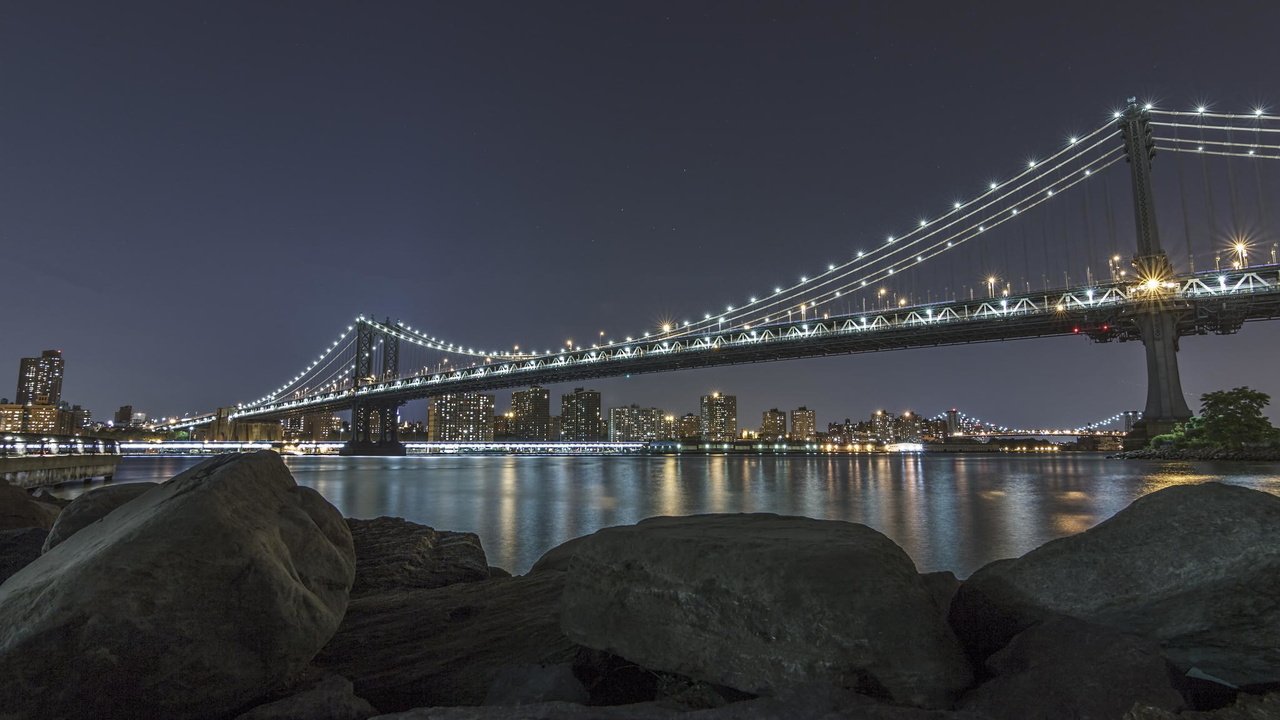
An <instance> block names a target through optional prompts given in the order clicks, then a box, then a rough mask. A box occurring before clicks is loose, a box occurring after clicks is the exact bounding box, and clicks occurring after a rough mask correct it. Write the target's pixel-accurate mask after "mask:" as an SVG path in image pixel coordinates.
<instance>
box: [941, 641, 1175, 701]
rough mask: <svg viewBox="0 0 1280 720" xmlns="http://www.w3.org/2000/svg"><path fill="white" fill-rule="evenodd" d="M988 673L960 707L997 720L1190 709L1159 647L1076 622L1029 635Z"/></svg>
mask: <svg viewBox="0 0 1280 720" xmlns="http://www.w3.org/2000/svg"><path fill="white" fill-rule="evenodd" d="M987 670H988V671H990V672H991V673H992V674H994V675H995V677H993V678H992V679H990V680H988V681H987V682H985V683H983V684H982V685H981V686H979V687H978V688H977V689H975V690H973V691H972V692H970V693H968V694H967V695H965V697H964V698H963V700H962V701H961V703H960V707H962V708H964V709H966V710H973V711H975V712H981V713H985V714H987V715H989V716H990V717H992V718H993V719H994V720H1078V718H1119V717H1120V716H1122V715H1123V714H1124V713H1125V712H1126V711H1128V710H1129V709H1130V708H1132V707H1133V706H1134V703H1145V704H1147V705H1149V706H1152V707H1158V708H1162V709H1165V710H1169V711H1177V710H1181V709H1182V708H1183V707H1184V706H1185V704H1184V703H1183V700H1182V696H1181V695H1180V694H1178V691H1177V690H1175V689H1174V688H1173V683H1172V673H1171V671H1172V668H1171V667H1169V663H1168V662H1167V661H1166V660H1165V659H1164V656H1163V655H1161V653H1160V646H1159V645H1158V644H1157V643H1155V642H1154V641H1152V640H1147V639H1145V638H1140V637H1137V636H1135V635H1123V634H1120V633H1117V632H1116V631H1114V630H1110V629H1108V628H1104V627H1101V626H1098V625H1093V624H1091V623H1086V622H1084V621H1081V620H1076V619H1075V618H1066V617H1063V618H1055V619H1053V620H1049V621H1047V622H1045V623H1042V624H1039V625H1034V626H1032V627H1031V628H1029V629H1027V630H1024V631H1023V632H1021V633H1020V634H1018V636H1017V637H1015V638H1014V639H1013V641H1012V642H1010V643H1009V644H1008V645H1007V646H1005V647H1004V648H1003V649H1002V650H1000V651H999V652H997V653H996V654H994V655H992V656H991V657H990V658H989V659H988V660H987Z"/></svg>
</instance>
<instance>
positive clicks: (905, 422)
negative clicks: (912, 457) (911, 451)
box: [893, 410, 925, 442]
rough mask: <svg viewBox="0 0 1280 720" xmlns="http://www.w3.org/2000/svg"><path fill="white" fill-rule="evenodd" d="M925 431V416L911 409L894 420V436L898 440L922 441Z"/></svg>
mask: <svg viewBox="0 0 1280 720" xmlns="http://www.w3.org/2000/svg"><path fill="white" fill-rule="evenodd" d="M924 431H925V424H924V418H922V417H920V415H918V414H916V413H913V412H911V411H910V410H908V411H906V412H904V413H902V414H901V415H899V416H898V418H897V420H895V421H894V428H893V436H894V440H895V441H896V442H922V441H923V440H924Z"/></svg>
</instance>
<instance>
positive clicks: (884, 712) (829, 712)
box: [374, 690, 987, 720]
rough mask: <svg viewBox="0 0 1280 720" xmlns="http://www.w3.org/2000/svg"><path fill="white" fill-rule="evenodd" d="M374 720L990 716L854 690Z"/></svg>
mask: <svg viewBox="0 0 1280 720" xmlns="http://www.w3.org/2000/svg"><path fill="white" fill-rule="evenodd" d="M374 720H987V718H985V716H982V715H976V714H974V713H969V712H952V711H947V710H923V709H920V708H909V707H901V706H894V705H885V704H883V703H879V702H876V701H875V700H872V699H871V698H868V697H865V696H858V695H853V694H849V693H843V694H841V693H830V692H822V691H821V690H820V691H818V692H816V693H806V694H796V695H793V696H789V697H786V698H772V697H769V698H759V699H756V700H746V701H743V702H736V703H731V704H729V705H724V706H722V707H717V708H710V709H705V710H694V711H686V710H684V709H681V708H673V707H668V706H666V705H664V704H662V703H657V702H644V703H635V704H630V705H612V706H599V705H577V704H574V703H568V702H548V703H538V704H534V705H519V706H506V707H503V706H485V707H424V708H415V709H413V710H408V711H405V712H398V713H392V714H389V715H378V716H377V717H376V718H375V719H374Z"/></svg>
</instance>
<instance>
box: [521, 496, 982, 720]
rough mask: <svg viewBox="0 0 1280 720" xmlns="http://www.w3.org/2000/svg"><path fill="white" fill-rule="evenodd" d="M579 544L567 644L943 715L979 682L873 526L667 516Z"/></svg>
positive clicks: (660, 666) (903, 561)
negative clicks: (813, 685) (848, 693)
mask: <svg viewBox="0 0 1280 720" xmlns="http://www.w3.org/2000/svg"><path fill="white" fill-rule="evenodd" d="M575 544H576V545H577V548H576V553H575V554H574V555H573V557H572V562H570V564H569V568H570V570H569V582H568V584H567V586H566V588H565V595H564V611H563V614H562V616H561V622H562V626H563V628H564V630H565V634H566V635H568V636H569V638H570V639H571V640H574V641H575V642H578V643H581V644H582V645H586V646H587V647H592V648H596V649H599V650H605V651H608V652H610V653H613V654H616V655H620V656H622V657H624V658H626V659H628V660H630V661H632V662H634V663H637V664H639V665H642V666H644V667H646V668H650V669H652V670H659V671H665V672H672V673H679V674H681V675H686V676H688V677H691V678H694V679H697V680H703V681H706V682H711V683H716V684H720V685H725V686H728V687H730V688H734V689H737V690H740V691H742V692H746V693H751V694H757V695H777V694H779V693H780V692H783V691H785V690H786V689H787V688H791V687H794V686H796V685H799V684H801V683H804V682H810V681H816V682H826V683H830V684H832V685H835V686H838V687H844V688H850V689H854V690H858V691H861V692H864V693H867V694H870V695H876V696H880V697H884V698H888V699H892V700H893V701H895V702H898V703H902V704H911V705H920V706H926V707H946V706H949V705H950V702H951V700H952V699H953V697H954V696H955V695H956V694H958V693H959V691H960V690H962V689H963V688H965V687H966V686H967V685H968V684H969V682H970V679H971V677H972V676H971V673H970V670H969V666H968V664H967V661H966V660H965V658H964V655H963V653H962V651H961V649H960V645H959V644H958V643H957V642H956V639H955V637H953V636H952V634H951V631H950V629H949V628H948V627H947V625H946V623H945V622H944V620H943V614H942V610H941V608H939V607H938V605H937V604H936V603H935V601H934V600H933V598H932V597H931V596H930V594H929V590H928V588H927V587H926V586H925V584H924V582H923V581H922V580H921V579H920V576H919V575H918V574H917V573H916V568H915V565H914V564H913V563H912V562H911V558H909V557H907V554H906V553H905V552H903V550H902V548H900V547H898V546H897V545H896V544H894V543H893V541H892V540H889V539H888V538H886V537H885V536H884V535H881V534H880V533H878V532H876V531H874V530H872V529H870V528H868V527H865V526H862V525H855V524H852V523H845V522H835V521H827V520H813V519H809V518H801V517H783V516H778V515H771V514H750V515H695V516H690V517H660V518H651V519H649V520H644V521H642V522H640V523H639V524H637V525H630V526H624V527H614V528H606V529H604V530H601V531H600V532H597V533H595V534H594V535H591V536H589V537H588V538H587V539H586V540H580V541H576V542H575ZM546 572H551V571H546ZM542 574H543V573H541V572H539V573H535V574H532V575H531V576H530V577H539V576H540V575H542Z"/></svg>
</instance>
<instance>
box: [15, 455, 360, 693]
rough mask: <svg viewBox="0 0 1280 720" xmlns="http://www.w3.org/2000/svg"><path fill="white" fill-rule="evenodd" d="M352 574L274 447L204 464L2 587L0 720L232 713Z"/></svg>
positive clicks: (314, 644)
mask: <svg viewBox="0 0 1280 720" xmlns="http://www.w3.org/2000/svg"><path fill="white" fill-rule="evenodd" d="M354 574H355V558H354V554H353V551H352V548H351V536H350V534H349V533H348V531H347V526H346V524H345V523H344V522H343V520H342V517H341V515H339V513H338V512H337V510H335V509H334V508H333V507H332V506H331V505H329V504H328V503H327V502H325V501H324V499H323V498H322V497H320V495H319V494H317V493H316V492H315V491H313V490H310V489H308V488H302V487H298V486H297V485H296V484H295V483H294V481H293V478H292V476H290V474H289V471H288V469H287V468H286V467H285V465H284V463H283V462H282V461H281V460H280V457H279V456H278V455H276V454H275V453H273V452H269V451H267V452H259V453H254V454H252V455H242V456H220V457H217V458H213V459H211V460H209V461H207V462H204V463H201V464H200V465H197V466H195V467H194V468H192V469H190V470H188V471H186V472H184V473H182V474H181V475H178V476H177V477H175V478H174V479H172V480H170V481H169V482H167V483H165V484H164V485H163V487H159V488H154V489H152V490H151V491H150V492H147V493H146V494H145V495H143V496H141V497H139V498H136V499H134V500H133V501H132V502H130V503H128V504H126V505H124V506H122V507H120V508H118V509H116V510H115V511H114V512H112V513H110V515H108V516H107V517H105V518H103V519H102V520H101V521H100V522H96V523H93V524H92V525H89V526H88V527H86V528H84V529H82V530H81V531H80V532H78V533H76V534H75V535H72V536H71V537H70V538H68V539H67V540H66V541H65V542H63V543H61V544H60V545H58V546H57V547H54V548H53V549H52V550H50V551H49V552H47V553H45V554H44V555H42V556H41V557H40V558H39V559H38V560H36V561H35V562H33V563H31V564H30V565H28V566H27V567H25V568H23V569H22V570H20V571H18V573H17V574H16V575H14V576H13V577H11V578H9V580H8V581H7V582H5V583H4V584H3V585H0V717H8V718H38V717H41V718H42V717H57V718H102V717H164V718H173V719H183V718H222V717H228V716H230V715H234V713H235V711H238V710H242V709H244V707H245V706H247V705H252V704H253V701H254V700H255V699H257V698H260V697H262V696H264V695H265V694H267V692H268V691H269V690H271V689H274V688H276V687H280V686H285V685H287V684H288V683H289V681H290V680H291V679H292V678H293V677H294V676H296V675H297V674H298V673H300V672H301V671H302V669H303V668H304V667H305V666H306V665H307V662H308V661H309V660H310V659H311V657H312V656H313V655H314V654H315V652H316V651H317V650H319V649H320V647H321V646H323V645H324V643H325V642H326V641H327V640H328V639H329V637H330V636H331V635H332V634H333V632H334V631H335V630H336V629H337V627H338V623H339V622H340V620H341V618H342V615H343V612H344V611H345V609H346V604H347V589H348V588H349V587H350V584H351V582H352V579H353V577H354Z"/></svg>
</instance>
